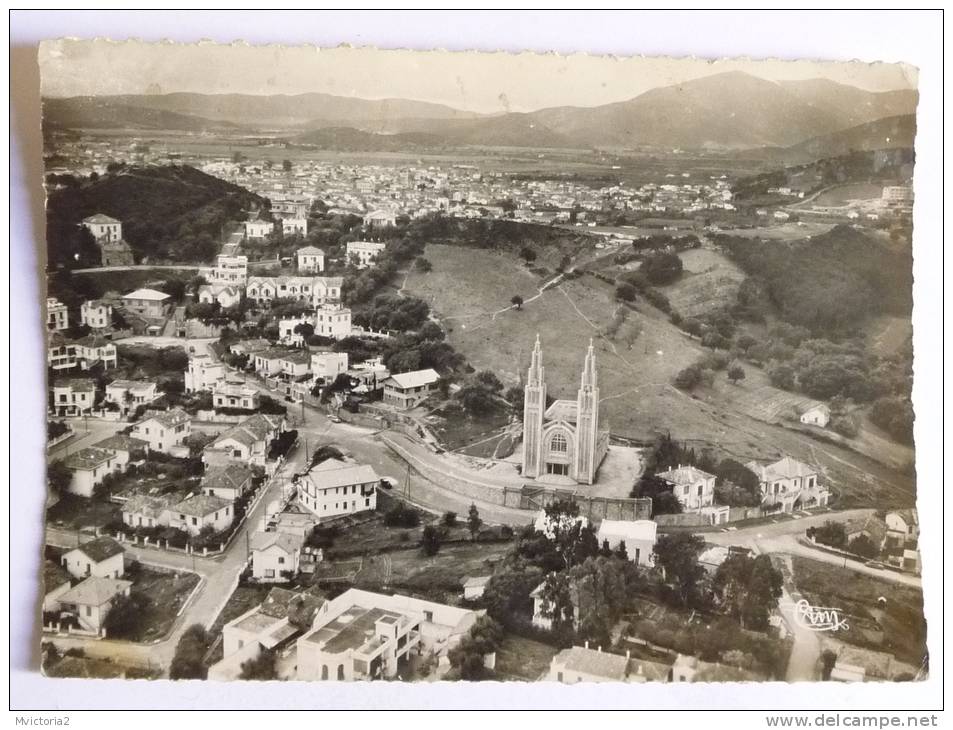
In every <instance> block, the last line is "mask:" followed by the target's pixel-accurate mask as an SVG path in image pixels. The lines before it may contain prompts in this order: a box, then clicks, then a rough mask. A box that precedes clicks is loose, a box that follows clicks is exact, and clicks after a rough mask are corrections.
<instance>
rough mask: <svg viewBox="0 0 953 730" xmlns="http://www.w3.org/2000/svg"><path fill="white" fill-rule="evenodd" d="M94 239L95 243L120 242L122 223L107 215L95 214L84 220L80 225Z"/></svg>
mask: <svg viewBox="0 0 953 730" xmlns="http://www.w3.org/2000/svg"><path fill="white" fill-rule="evenodd" d="M81 225H82V226H83V227H85V228H86V230H88V231H89V232H90V233H92V234H93V238H95V239H96V243H104V242H113V241H121V240H122V223H121V222H120V221H118V220H116V219H115V218H110V217H109V216H108V215H103V214H102V213H97V214H96V215H91V216H89V217H88V218H84V219H83V222H82V224H81Z"/></svg>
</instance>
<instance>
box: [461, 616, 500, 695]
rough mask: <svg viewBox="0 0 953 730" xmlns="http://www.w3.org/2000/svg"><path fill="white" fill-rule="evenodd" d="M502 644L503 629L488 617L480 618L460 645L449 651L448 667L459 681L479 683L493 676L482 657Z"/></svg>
mask: <svg viewBox="0 0 953 730" xmlns="http://www.w3.org/2000/svg"><path fill="white" fill-rule="evenodd" d="M502 643H503V627H502V626H500V624H499V623H498V622H497V621H495V620H493V619H492V618H491V617H490V616H481V617H480V618H478V619H477V620H476V623H475V624H473V626H472V627H471V628H470V630H469V631H468V632H467V633H466V635H465V636H464V637H463V639H461V640H460V643H459V644H457V645H456V646H455V647H454V648H453V649H451V650H450V653H449V659H450V666H451V668H452V670H453V672H454V674H455V675H456V676H457V677H459V678H460V679H465V680H469V681H479V680H483V679H491V678H492V677H493V674H492V672H491V671H490V670H488V669H487V668H486V667H485V666H484V657H485V656H487V655H488V654H493V653H494V652H496V650H497V649H499V648H500V645H501V644H502Z"/></svg>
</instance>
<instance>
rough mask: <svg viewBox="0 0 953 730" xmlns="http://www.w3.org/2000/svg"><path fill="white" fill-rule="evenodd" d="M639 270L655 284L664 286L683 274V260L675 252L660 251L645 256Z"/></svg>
mask: <svg viewBox="0 0 953 730" xmlns="http://www.w3.org/2000/svg"><path fill="white" fill-rule="evenodd" d="M639 271H640V272H641V273H642V274H644V275H645V277H646V278H647V279H648V280H649V281H650V282H652V284H654V285H655V286H664V285H665V284H671V283H672V282H674V281H675V280H676V279H678V277H680V276H681V275H682V260H681V259H680V258H679V257H678V256H677V255H676V254H674V253H668V252H666V251H658V252H656V253H651V254H649V255H648V256H646V257H645V259H644V260H643V261H642V266H641V267H640V268H639Z"/></svg>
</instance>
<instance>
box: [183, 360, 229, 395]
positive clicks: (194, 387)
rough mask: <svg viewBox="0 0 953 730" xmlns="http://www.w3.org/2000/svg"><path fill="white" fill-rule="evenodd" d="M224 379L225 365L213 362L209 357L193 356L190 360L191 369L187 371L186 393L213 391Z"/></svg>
mask: <svg viewBox="0 0 953 730" xmlns="http://www.w3.org/2000/svg"><path fill="white" fill-rule="evenodd" d="M224 377H225V365H224V363H221V362H218V361H217V360H213V359H212V358H211V357H210V356H209V355H192V357H190V358H189V369H188V370H186V371H185V392H186V393H194V392H196V391H198V390H212V388H214V386H215V384H216V383H217V382H218V381H220V380H222V379H223V378H224Z"/></svg>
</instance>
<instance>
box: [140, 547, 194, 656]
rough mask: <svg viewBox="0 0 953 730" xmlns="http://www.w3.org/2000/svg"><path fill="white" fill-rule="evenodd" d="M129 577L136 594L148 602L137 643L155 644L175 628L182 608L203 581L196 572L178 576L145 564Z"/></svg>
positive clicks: (183, 573) (143, 613)
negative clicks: (152, 642)
mask: <svg viewBox="0 0 953 730" xmlns="http://www.w3.org/2000/svg"><path fill="white" fill-rule="evenodd" d="M126 577H127V579H131V580H132V581H133V584H132V592H133V593H134V594H139V595H141V596H143V597H145V598H146V600H147V604H146V608H145V610H144V611H143V612H142V618H141V621H140V623H139V625H138V626H139V632H138V635H137V636H135V637H133V638H134V640H135V641H152V640H154V639H160V638H162V637H163V636H165V635H166V634H167V633H168V632H169V631H170V630H171V629H172V624H173V623H175V619H176V618H177V616H176V614H177V613H178V611H179V609H180V608H182V606H183V604H184V603H185V601H186V600H187V599H188V597H189V595H190V594H191V593H192V590H193V589H194V588H195V586H196V585H198V582H199V577H198V576H197V575H195V573H186V572H182V573H178V574H176V573H174V572H172V571H165V570H156V569H154V568H149V567H146V566H144V565H139V566H138V567H136V568H134V569H131V570H130V571H128V572H127V576H126Z"/></svg>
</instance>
